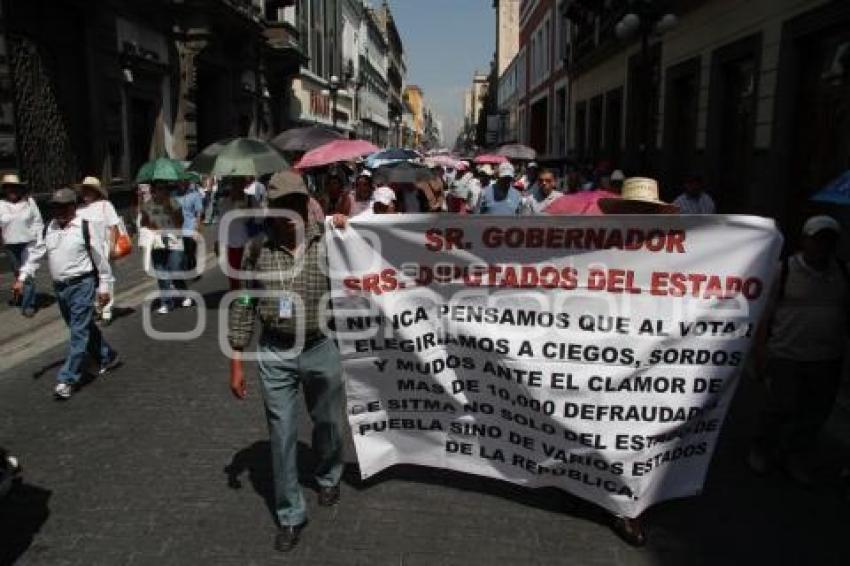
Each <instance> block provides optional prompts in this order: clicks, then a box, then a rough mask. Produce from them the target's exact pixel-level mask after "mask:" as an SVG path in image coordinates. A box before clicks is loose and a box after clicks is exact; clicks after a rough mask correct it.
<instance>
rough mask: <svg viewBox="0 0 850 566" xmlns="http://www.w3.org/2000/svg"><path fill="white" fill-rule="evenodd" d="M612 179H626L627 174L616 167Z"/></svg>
mask: <svg viewBox="0 0 850 566" xmlns="http://www.w3.org/2000/svg"><path fill="white" fill-rule="evenodd" d="M611 180H612V181H625V180H626V175H625V174H624V173H623V172H622V171H621V170H620V169H615V170H614V172H613V173H611Z"/></svg>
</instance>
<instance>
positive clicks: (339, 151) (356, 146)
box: [295, 140, 378, 171]
mask: <svg viewBox="0 0 850 566" xmlns="http://www.w3.org/2000/svg"><path fill="white" fill-rule="evenodd" d="M376 151H378V148H377V147H376V146H375V145H373V144H371V143H369V142H367V141H365V140H334V141H331V142H328V143H326V144H325V145H322V146H319V147H317V148H316V149H313V150H311V151H308V152H307V153H305V154H304V157H302V158H301V160H300V161H299V162H298V163H296V164H295V168H296V169H299V170H302V171H303V170H304V169H313V168H316V167H324V166H325V165H331V164H333V163H340V162H343V161H352V160H354V159H357V158H358V157H363V156H364V155H369V154H370V153H374V152H376Z"/></svg>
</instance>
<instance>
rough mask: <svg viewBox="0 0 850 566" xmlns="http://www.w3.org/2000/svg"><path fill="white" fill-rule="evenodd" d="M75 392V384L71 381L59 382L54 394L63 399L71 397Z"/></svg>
mask: <svg viewBox="0 0 850 566" xmlns="http://www.w3.org/2000/svg"><path fill="white" fill-rule="evenodd" d="M73 394H74V386H73V385H71V384H70V383H57V384H56V388H55V389H54V390H53V395H54V396H55V397H56V398H57V399H60V400H62V401H65V400H67V399H70V398H71V395H73Z"/></svg>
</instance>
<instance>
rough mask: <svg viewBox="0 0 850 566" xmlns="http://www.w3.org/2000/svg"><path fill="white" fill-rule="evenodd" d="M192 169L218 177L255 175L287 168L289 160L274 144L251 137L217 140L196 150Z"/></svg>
mask: <svg viewBox="0 0 850 566" xmlns="http://www.w3.org/2000/svg"><path fill="white" fill-rule="evenodd" d="M189 168H190V169H191V170H192V171H197V172H199V173H201V174H204V175H215V176H218V177H231V176H241V177H249V176H250V177H258V176H260V175H266V174H269V173H277V172H278V171H283V170H284V169H289V162H288V161H287V160H286V158H285V157H284V156H283V154H282V153H281V152H280V150H278V149H277V148H275V147H274V146H273V145H271V144H269V143H266V142H264V141H262V140H258V139H253V138H234V139H230V140H224V141H220V142H216V143H214V144H212V145H210V146H208V147H206V148H205V149H204V150H203V151H202V152H201V153H199V154H198V155H197V156H196V157H195V160H194V161H192V165H191V166H190V167H189Z"/></svg>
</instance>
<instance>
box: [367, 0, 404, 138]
mask: <svg viewBox="0 0 850 566" xmlns="http://www.w3.org/2000/svg"><path fill="white" fill-rule="evenodd" d="M374 14H375V21H376V22H377V24H378V27H380V29H381V33H382V34H383V36H384V40H385V42H386V43H387V79H388V82H389V92H388V110H389V118H390V121H391V122H392V123H393V124H394V125H395V126H396V128H395V131H396V138H395V139H391V140H390V142H391V145H398V146H401V145H403V143H402V142H403V141H404V140H403V139H402V138H403V131H402V130H403V128H402V126H403V122H404V113H405V104H404V99H403V96H402V95H403V93H404V85H405V81H406V80H407V62H406V60H405V57H404V44H403V43H402V41H401V35H400V34H399V33H398V28H396V25H395V20H394V19H393V14H392V11H391V10H390V7H389V4H387V1H386V0H384V1H383V4H381V6H380V7H378V8H376V9H375V10H374Z"/></svg>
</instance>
